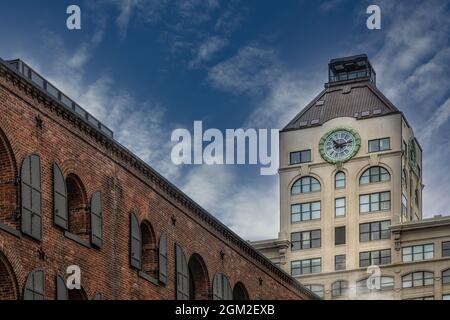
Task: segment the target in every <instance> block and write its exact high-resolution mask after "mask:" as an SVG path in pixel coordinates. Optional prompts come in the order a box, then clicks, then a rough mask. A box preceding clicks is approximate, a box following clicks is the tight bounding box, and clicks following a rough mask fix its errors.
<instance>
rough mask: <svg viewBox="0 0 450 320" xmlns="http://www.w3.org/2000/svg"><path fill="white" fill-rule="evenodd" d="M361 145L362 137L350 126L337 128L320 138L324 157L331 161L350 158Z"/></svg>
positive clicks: (320, 147) (320, 146)
mask: <svg viewBox="0 0 450 320" xmlns="http://www.w3.org/2000/svg"><path fill="white" fill-rule="evenodd" d="M360 146H361V137H360V136H359V134H358V133H357V132H356V131H355V130H354V129H350V128H343V127H339V128H335V129H333V130H332V131H330V132H328V133H326V134H325V135H324V136H323V137H322V139H320V143H319V150H320V154H321V156H322V158H323V159H324V160H325V161H327V162H329V163H333V164H335V163H339V162H340V163H342V162H345V161H348V160H350V159H351V158H352V157H353V156H354V155H355V154H356V153H357V152H358V150H359V147H360Z"/></svg>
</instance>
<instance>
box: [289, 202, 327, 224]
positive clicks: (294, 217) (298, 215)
mask: <svg viewBox="0 0 450 320" xmlns="http://www.w3.org/2000/svg"><path fill="white" fill-rule="evenodd" d="M316 219H320V201H316V202H307V203H298V204H293V205H291V222H292V223H294V222H299V221H307V220H316Z"/></svg>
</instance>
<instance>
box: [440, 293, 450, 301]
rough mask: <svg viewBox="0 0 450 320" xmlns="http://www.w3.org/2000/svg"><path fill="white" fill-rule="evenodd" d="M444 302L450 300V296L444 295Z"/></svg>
mask: <svg viewBox="0 0 450 320" xmlns="http://www.w3.org/2000/svg"><path fill="white" fill-rule="evenodd" d="M442 300H450V294H444V295H443V296H442Z"/></svg>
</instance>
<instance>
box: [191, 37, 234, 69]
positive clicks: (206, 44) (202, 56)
mask: <svg viewBox="0 0 450 320" xmlns="http://www.w3.org/2000/svg"><path fill="white" fill-rule="evenodd" d="M227 45H228V40H227V39H225V38H223V37H218V36H212V37H209V38H207V39H206V40H205V41H203V42H202V43H201V44H200V45H199V47H198V48H197V49H196V56H195V58H194V59H193V60H192V61H191V62H190V64H189V66H190V67H196V66H199V65H200V64H202V63H204V62H207V61H209V60H210V59H211V58H212V57H213V55H214V54H215V53H217V52H218V51H220V50H222V49H223V48H224V47H225V46H227Z"/></svg>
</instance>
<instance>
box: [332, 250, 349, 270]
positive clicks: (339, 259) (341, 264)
mask: <svg viewBox="0 0 450 320" xmlns="http://www.w3.org/2000/svg"><path fill="white" fill-rule="evenodd" d="M345 260H346V259H345V254H340V255H337V256H335V257H334V270H336V271H337V270H345V269H346V267H347V266H346V261H345Z"/></svg>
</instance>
